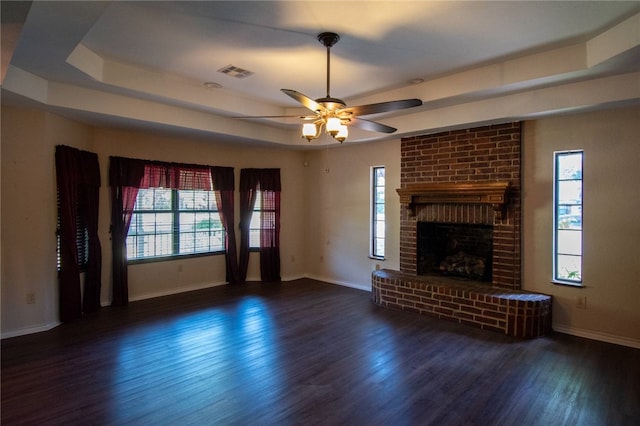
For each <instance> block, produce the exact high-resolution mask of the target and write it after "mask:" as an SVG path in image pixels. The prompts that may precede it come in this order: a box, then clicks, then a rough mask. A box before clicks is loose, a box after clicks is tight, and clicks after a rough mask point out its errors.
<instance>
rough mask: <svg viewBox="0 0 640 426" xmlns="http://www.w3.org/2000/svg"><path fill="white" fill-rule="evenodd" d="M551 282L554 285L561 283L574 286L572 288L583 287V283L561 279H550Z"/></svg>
mask: <svg viewBox="0 0 640 426" xmlns="http://www.w3.org/2000/svg"><path fill="white" fill-rule="evenodd" d="M551 284H554V285H562V286H566V287H574V288H584V287H585V285H584V284H583V283H581V282H575V281H563V280H551Z"/></svg>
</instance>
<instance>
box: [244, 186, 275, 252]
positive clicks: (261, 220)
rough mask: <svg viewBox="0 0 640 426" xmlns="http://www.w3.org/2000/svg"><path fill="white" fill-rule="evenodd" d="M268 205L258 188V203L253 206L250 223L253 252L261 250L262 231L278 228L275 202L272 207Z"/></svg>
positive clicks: (250, 242)
mask: <svg viewBox="0 0 640 426" xmlns="http://www.w3.org/2000/svg"><path fill="white" fill-rule="evenodd" d="M267 198H269V197H267ZM269 199H270V198H269ZM266 204H267V202H266V201H265V197H263V196H262V191H260V188H259V187H258V190H257V191H256V203H255V205H254V206H253V213H252V214H251V222H250V223H249V249H251V250H258V249H260V230H261V229H264V230H270V231H273V230H275V228H276V219H275V218H276V206H275V204H274V203H273V202H272V203H271V205H266Z"/></svg>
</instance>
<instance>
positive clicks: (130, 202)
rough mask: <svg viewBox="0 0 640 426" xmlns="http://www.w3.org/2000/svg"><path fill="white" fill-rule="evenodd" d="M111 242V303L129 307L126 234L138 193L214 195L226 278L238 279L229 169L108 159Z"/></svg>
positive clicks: (231, 172) (230, 170)
mask: <svg viewBox="0 0 640 426" xmlns="http://www.w3.org/2000/svg"><path fill="white" fill-rule="evenodd" d="M109 185H111V209H112V210H111V241H112V254H113V302H112V304H113V305H115V306H123V305H126V304H128V300H129V296H128V294H129V284H128V276H127V244H126V242H127V233H128V232H129V225H130V224H131V217H132V214H133V208H134V206H135V202H136V197H137V195H138V189H148V188H159V187H162V188H170V189H182V190H203V191H215V193H216V194H215V196H216V203H217V206H218V212H219V214H220V219H221V222H222V224H223V227H224V228H225V234H226V238H225V260H226V266H227V268H226V269H227V271H226V276H227V280H228V281H229V282H235V281H236V279H237V276H238V273H237V270H238V266H237V253H236V244H235V232H234V229H233V223H234V219H233V216H234V199H233V191H234V177H233V168H232V167H217V166H202V165H194V164H184V163H171V162H163V161H151V160H140V159H132V158H123V157H110V165H109Z"/></svg>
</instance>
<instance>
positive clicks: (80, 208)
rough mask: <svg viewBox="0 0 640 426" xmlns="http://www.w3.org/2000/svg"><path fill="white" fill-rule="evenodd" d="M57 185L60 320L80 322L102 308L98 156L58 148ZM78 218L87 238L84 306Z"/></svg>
mask: <svg viewBox="0 0 640 426" xmlns="http://www.w3.org/2000/svg"><path fill="white" fill-rule="evenodd" d="M55 160H56V185H57V189H58V198H59V212H58V214H59V217H60V230H59V233H60V272H59V274H58V277H59V303H60V320H61V321H62V322H68V321H72V320H75V319H78V318H80V317H81V316H82V312H83V310H84V311H87V312H88V311H94V310H97V309H98V308H99V307H100V287H101V282H100V276H101V269H102V252H101V247H100V240H99V238H98V191H99V189H98V188H99V187H100V165H99V162H98V156H97V155H96V154H95V153H92V152H87V151H80V150H79V149H76V148H71V147H67V146H63V145H58V146H56V153H55ZM78 215H81V216H82V217H83V219H84V222H85V226H86V228H87V235H88V257H87V269H86V275H85V284H84V288H85V291H84V293H85V298H84V304H82V303H81V299H80V297H81V296H80V295H81V291H80V267H79V265H78V250H77V231H78V230H77V223H78Z"/></svg>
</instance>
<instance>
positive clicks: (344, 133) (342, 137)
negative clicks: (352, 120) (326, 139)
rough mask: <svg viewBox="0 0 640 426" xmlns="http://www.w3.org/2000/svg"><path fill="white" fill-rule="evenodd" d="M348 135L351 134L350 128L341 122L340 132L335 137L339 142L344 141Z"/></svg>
mask: <svg viewBox="0 0 640 426" xmlns="http://www.w3.org/2000/svg"><path fill="white" fill-rule="evenodd" d="M348 136H349V128H348V127H347V126H346V125H344V124H341V125H340V130H338V133H337V134H336V135H335V136H334V138H335V139H336V140H337V141H338V142H340V143H342V142H344V141H345V139H347V137H348Z"/></svg>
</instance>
